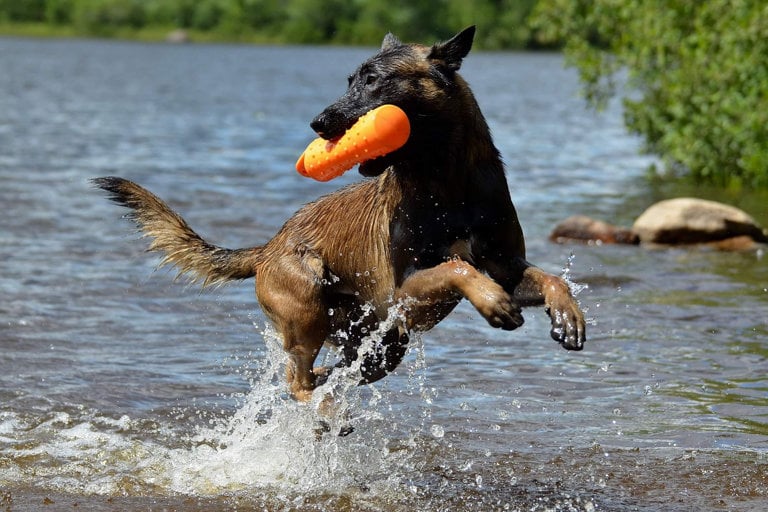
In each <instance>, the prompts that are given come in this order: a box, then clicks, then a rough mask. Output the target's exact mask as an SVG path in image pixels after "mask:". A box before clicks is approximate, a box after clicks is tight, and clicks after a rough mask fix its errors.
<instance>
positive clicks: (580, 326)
mask: <svg viewBox="0 0 768 512" xmlns="http://www.w3.org/2000/svg"><path fill="white" fill-rule="evenodd" d="M547 314H548V315H549V318H550V319H551V320H552V330H551V331H550V335H551V336H552V339H553V340H555V341H557V342H558V343H560V344H561V345H562V346H563V348H565V349H567V350H581V349H583V348H584V342H585V341H586V339H587V335H586V323H585V322H584V314H583V313H582V312H581V309H579V306H578V304H576V301H575V300H574V299H573V298H571V297H570V296H569V297H568V299H567V300H565V301H563V302H561V303H559V304H557V305H552V306H549V307H547Z"/></svg>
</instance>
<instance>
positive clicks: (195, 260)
mask: <svg viewBox="0 0 768 512" xmlns="http://www.w3.org/2000/svg"><path fill="white" fill-rule="evenodd" d="M92 181H93V183H94V184H95V185H96V186H97V187H99V188H102V189H104V190H106V191H107V192H109V193H110V195H109V199H111V200H112V201H114V202H116V203H117V204H119V205H122V206H126V207H128V208H130V209H131V210H132V211H131V212H130V213H129V214H128V215H127V217H128V218H129V219H132V220H133V221H134V222H135V223H136V224H137V225H138V226H139V228H140V229H141V231H143V232H144V236H148V237H151V238H152V239H153V240H152V243H151V244H150V246H149V250H150V251H158V252H162V253H164V254H165V256H164V258H163V260H162V261H161V263H160V265H161V266H162V265H172V266H175V267H177V268H178V270H179V275H181V274H191V275H192V279H193V281H202V283H203V286H208V285H216V284H221V283H224V282H226V281H230V280H233V279H247V278H249V277H253V276H255V275H256V265H257V264H258V262H259V260H260V257H261V247H251V248H247V249H234V250H233V249H224V248H222V247H217V246H215V245H211V244H209V243H208V242H206V241H205V240H203V239H202V238H201V237H200V235H198V234H197V233H195V232H194V231H193V230H192V228H190V227H189V225H188V224H187V223H186V221H185V220H184V219H182V218H181V216H180V215H179V214H177V213H176V212H174V211H173V210H171V208H170V207H169V206H168V205H167V204H165V203H164V202H163V201H162V200H161V199H160V198H158V197H157V196H155V195H154V194H152V193H151V192H150V191H148V190H146V189H144V188H142V187H140V186H139V185H137V184H136V183H133V182H132V181H128V180H125V179H123V178H118V177H114V176H109V177H104V178H95V179H93V180H92Z"/></svg>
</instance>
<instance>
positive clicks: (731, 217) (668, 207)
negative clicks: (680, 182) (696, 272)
mask: <svg viewBox="0 0 768 512" xmlns="http://www.w3.org/2000/svg"><path fill="white" fill-rule="evenodd" d="M632 231H633V232H634V233H636V234H637V235H638V236H639V237H640V241H641V242H642V243H644V244H664V245H682V244H704V243H712V242H720V241H724V240H727V239H732V238H746V239H751V240H754V241H755V242H761V243H766V242H768V236H766V232H765V231H764V230H763V228H762V227H760V225H759V224H757V222H755V220H754V219H753V218H752V217H750V216H749V215H748V214H747V213H745V212H744V211H742V210H740V209H738V208H735V207H733V206H729V205H726V204H722V203H718V202H715V201H707V200H704V199H696V198H689V197H680V198H676V199H669V200H666V201H660V202H658V203H656V204H654V205H652V206H651V207H649V208H648V209H647V210H645V212H643V213H642V214H641V215H640V216H639V217H638V218H637V220H635V223H634V225H633V226H632Z"/></svg>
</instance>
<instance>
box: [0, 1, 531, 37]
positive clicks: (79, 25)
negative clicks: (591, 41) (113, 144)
mask: <svg viewBox="0 0 768 512" xmlns="http://www.w3.org/2000/svg"><path fill="white" fill-rule="evenodd" d="M535 3H536V0H435V1H432V2H414V1H412V0H0V22H6V23H21V22H47V23H49V24H51V25H63V24H71V25H72V26H73V27H74V28H75V29H76V30H77V31H78V33H80V34H82V35H98V36H113V35H125V34H126V30H127V31H128V32H127V33H131V31H137V30H141V29H151V28H152V27H165V28H168V29H173V28H182V29H189V30H193V31H198V32H200V33H207V34H212V35H215V36H217V37H218V38H220V39H229V40H258V41H273V42H285V43H313V44H318V43H336V44H367V45H378V44H379V43H380V42H381V38H382V36H383V34H384V33H385V32H387V31H391V32H393V33H395V34H397V35H398V36H399V37H400V38H401V39H403V40H407V41H424V42H427V41H433V40H437V39H443V38H446V37H449V36H451V35H453V34H454V33H456V31H458V30H460V29H462V28H464V27H466V26H468V25H472V24H476V25H478V27H479V28H480V30H478V39H477V41H476V44H477V46H478V47H481V48H492V49H495V48H521V47H524V46H526V45H528V44H530V43H531V42H532V39H531V37H530V35H531V33H530V30H529V29H528V28H527V25H526V24H525V19H526V18H527V17H528V14H529V13H530V12H531V9H532V8H533V6H534V4H535Z"/></svg>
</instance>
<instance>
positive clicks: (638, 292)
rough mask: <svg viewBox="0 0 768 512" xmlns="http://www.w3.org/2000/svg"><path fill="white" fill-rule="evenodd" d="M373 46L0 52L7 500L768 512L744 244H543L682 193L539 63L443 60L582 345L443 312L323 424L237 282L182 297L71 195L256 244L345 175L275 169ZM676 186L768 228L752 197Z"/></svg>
mask: <svg viewBox="0 0 768 512" xmlns="http://www.w3.org/2000/svg"><path fill="white" fill-rule="evenodd" d="M371 51H372V50H368V49H346V48H295V47H281V48H259V47H245V46H225V45H222V46H203V45H193V46H164V45H144V44H130V43H117V42H103V41H32V40H10V39H6V40H0V70H1V71H0V179H1V180H2V187H0V204H2V207H3V212H4V215H3V216H2V220H0V292H2V297H3V299H2V301H0V346H1V347H2V351H1V352H0V505H2V507H3V508H4V509H5V510H13V511H16V510H36V509H39V508H45V510H49V511H54V510H72V509H73V508H74V507H78V509H81V510H115V509H119V510H149V509H152V510H180V511H195V510H235V509H236V510H384V511H390V510H425V511H438V510H533V511H538V510H562V511H572V510H578V511H592V510H618V511H629V510H673V511H683V510H763V509H765V508H766V507H768V315H766V312H768V308H766V306H767V305H768V264H767V263H766V262H767V260H766V257H765V255H764V254H763V253H762V252H760V251H756V252H748V253H744V254H721V253H714V252H707V251H693V252H689V251H684V250H662V251H647V250H643V249H638V248H634V247H618V246H616V247H610V246H606V247H587V246H557V245H552V244H550V243H549V242H548V241H547V240H546V237H547V234H548V232H549V230H550V229H551V228H552V226H553V225H554V223H555V222H557V221H559V220H561V219H562V218H565V217H567V216H569V215H571V214H574V213H584V214H588V215H592V216H594V217H598V218H602V219H606V220H610V221H613V222H617V223H622V224H629V223H630V222H631V221H632V219H633V218H634V217H635V216H637V215H638V214H639V213H640V212H641V211H642V210H643V209H644V208H645V207H646V206H648V205H649V204H650V203H651V202H653V201H655V200H657V199H660V198H661V197H664V196H667V195H671V194H673V193H676V192H679V191H675V190H669V189H667V188H664V187H661V188H659V187H657V186H655V185H652V184H650V183H649V182H648V181H647V180H645V178H644V175H645V169H646V167H647V166H648V164H649V163H651V160H650V159H649V158H647V157H643V156H639V154H638V147H639V142H638V141H637V140H636V139H634V138H633V137H631V136H628V135H626V134H625V132H624V129H623V127H622V125H621V112H620V107H619V105H618V104H614V105H611V106H610V108H609V109H608V111H607V112H605V113H604V114H602V115H597V114H594V113H592V112H590V111H588V110H585V108H584V106H583V104H582V102H581V100H580V99H579V98H578V95H577V81H576V77H575V74H574V73H573V72H572V71H571V70H563V69H562V60H561V58H560V57H559V56H556V55H546V54H544V55H542V54H537V55H526V54H514V53H477V54H471V55H470V56H469V58H468V59H467V60H466V62H465V66H464V70H463V73H464V76H465V77H466V78H467V79H468V81H469V82H470V84H471V85H472V86H473V88H474V90H475V92H476V95H477V97H478V100H479V102H480V104H481V107H482V108H483V109H484V112H485V114H486V116H487V117H488V120H489V124H490V125H491V128H492V130H493V133H494V136H495V139H496V142H497V144H498V146H499V147H500V149H501V150H502V153H503V154H504V156H505V160H506V163H507V166H508V174H509V181H510V184H511V188H512V194H513V198H514V199H515V203H516V206H517V208H518V212H519V214H520V218H521V221H522V223H523V226H524V229H525V232H526V236H527V241H528V246H529V258H530V259H531V260H532V261H533V262H536V263H537V264H539V265H540V266H542V267H544V268H545V269H547V270H550V271H553V272H556V273H560V272H562V271H563V269H564V268H566V267H567V266H568V267H569V269H568V270H569V273H570V276H571V278H572V279H573V280H574V282H576V283H578V285H579V287H580V288H581V291H580V293H579V299H580V301H581V302H582V305H583V306H584V308H585V309H586V310H587V316H588V317H589V319H590V325H589V329H590V330H589V342H588V345H587V346H586V349H585V350H584V351H583V352H580V353H572V352H566V351H564V350H561V349H560V348H558V346H557V344H555V343H554V342H552V341H551V340H550V339H549V337H548V325H547V323H548V322H547V319H546V316H545V315H544V313H543V312H541V311H539V310H527V312H526V324H525V325H524V326H523V327H522V328H520V329H519V330H517V331H515V332H513V333H507V332H501V331H496V330H493V329H491V328H489V327H488V326H487V325H486V324H485V322H484V321H483V320H482V319H480V318H479V317H478V315H477V314H476V313H475V312H474V311H473V310H472V309H471V307H469V306H466V305H461V306H460V307H459V308H458V309H457V311H455V312H454V313H453V314H452V315H451V316H450V317H449V318H448V319H447V320H446V321H445V322H443V323H442V324H440V325H439V326H438V327H437V328H436V329H434V330H433V331H431V332H429V333H427V334H425V335H424V336H422V337H421V338H420V339H418V340H416V341H415V342H414V343H413V345H412V347H411V351H410V353H409V355H408V356H407V358H406V360H405V362H404V365H403V366H402V367H401V368H400V369H399V371H398V372H397V373H396V374H395V375H392V376H390V377H388V378H387V379H385V380H384V381H382V382H380V383H377V384H376V385H375V386H368V387H364V388H351V387H349V386H348V385H347V384H346V383H345V382H337V383H336V384H335V388H334V392H335V393H336V394H337V396H338V397H339V401H340V402H341V403H342V409H344V410H343V411H342V412H340V413H339V415H340V416H339V418H338V421H339V422H341V423H343V422H344V421H346V419H345V418H346V417H349V418H351V421H352V423H353V424H354V426H355V429H356V430H355V432H354V433H353V434H351V435H350V436H347V437H344V438H337V437H336V436H332V435H327V434H326V435H321V436H319V437H318V436H316V434H315V432H314V429H315V428H316V426H317V419H318V417H317V412H316V411H315V407H314V406H302V405H299V404H296V403H294V402H292V401H291V400H290V399H288V398H287V396H286V392H285V389H284V387H283V383H282V377H281V375H282V366H281V365H282V362H283V359H282V358H283V356H282V354H281V351H280V349H279V340H277V339H276V338H275V336H274V334H273V333H271V331H270V330H269V329H268V327H267V326H266V321H265V318H264V316H263V315H262V313H261V312H260V310H259V309H258V307H257V305H256V302H255V299H254V297H253V289H252V284H250V283H248V284H242V285H238V284H235V285H231V286H227V287H224V288H221V289H218V290H215V291H210V292H208V291H206V292H202V293H201V292H200V291H199V290H198V289H197V288H195V287H190V286H186V285H184V283H183V282H175V281H174V280H173V274H171V273H168V272H165V271H158V272H155V271H154V267H155V265H156V264H157V259H156V258H155V257H154V256H152V255H147V254H145V252H144V247H145V245H144V243H143V242H142V241H139V240H137V235H136V234H135V233H133V232H132V227H131V226H130V225H129V224H128V223H127V222H126V221H125V220H122V219H121V218H120V216H121V215H122V214H123V212H122V211H120V209H118V208H116V207H115V206H114V205H112V204H109V203H108V202H107V201H105V200H104V198H103V195H102V194H100V193H98V192H97V191H95V190H93V189H92V188H91V187H90V185H89V184H88V181H87V180H88V179H89V178H91V177H95V176H102V175H107V174H117V175H121V176H125V177H128V178H131V179H134V180H136V181H138V182H139V183H142V184H144V185H146V186H147V187H148V188H150V189H151V190H152V191H154V192H156V193H157V194H158V195H160V196H161V197H163V198H165V199H166V200H168V201H169V202H170V203H171V204H172V205H173V206H174V207H175V208H177V209H178V210H179V211H180V212H182V213H183V214H184V215H185V217H186V218H187V219H188V221H189V222H190V223H191V224H192V226H194V227H195V228H196V229H197V230H198V231H199V232H200V233H201V234H203V235H204V236H206V237H208V238H209V239H211V240H212V241H213V242H215V243H219V244H222V245H226V246H230V247H241V246H245V245H249V244H255V243H260V242H262V241H265V240H266V239H268V238H269V237H270V236H271V235H272V234H273V233H274V232H275V231H276V230H277V229H278V228H279V227H280V226H281V225H282V223H283V222H284V220H285V219H286V218H287V217H288V216H290V215H291V213H292V212H293V211H295V210H296V209H297V208H298V207H299V206H300V205H301V204H303V203H305V202H307V201H309V200H312V199H314V198H316V197H317V196H319V195H321V194H324V193H327V192H329V191H331V190H334V189H335V188H337V187H339V186H341V185H342V184H344V183H349V182H351V181H353V180H356V179H358V177H357V176H356V174H355V173H354V172H350V173H348V175H347V176H344V177H342V178H340V179H338V180H334V181H332V182H330V183H327V184H321V183H316V182H313V181H311V180H307V179H304V178H301V177H300V176H299V175H298V174H296V173H295V171H294V170H293V163H294V162H295V159H296V157H297V156H298V154H299V153H300V151H301V150H302V149H303V148H304V146H305V145H306V143H307V142H308V141H309V140H310V139H311V138H312V133H311V132H310V130H309V128H308V121H309V120H310V119H311V118H312V117H313V116H314V115H315V114H316V113H317V112H319V111H320V110H321V109H322V108H323V107H324V106H325V105H326V104H328V103H329V102H330V101H331V100H333V99H334V98H335V97H337V96H338V95H340V94H341V92H342V90H343V88H344V86H345V78H346V76H347V75H348V73H349V72H351V71H352V70H353V69H354V67H355V66H356V64H357V63H358V62H359V61H361V60H362V59H363V58H364V57H365V56H367V55H368V54H370V52H371ZM685 192H690V191H685ZM695 192H696V193H699V194H700V195H704V196H706V197H712V198H715V199H718V198H719V199H721V200H727V201H729V202H732V203H735V204H737V205H740V206H742V207H744V208H745V209H748V211H749V212H750V213H751V214H752V215H754V216H755V217H756V218H758V220H760V221H761V222H762V223H763V224H768V208H767V207H766V206H765V205H766V204H768V201H766V199H768V198H767V197H766V196H765V195H761V194H758V193H749V194H747V193H743V194H740V195H728V196H726V195H724V194H722V193H718V192H716V191H710V190H697V191H695ZM345 415H346V416H345ZM337 426H338V425H337Z"/></svg>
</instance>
